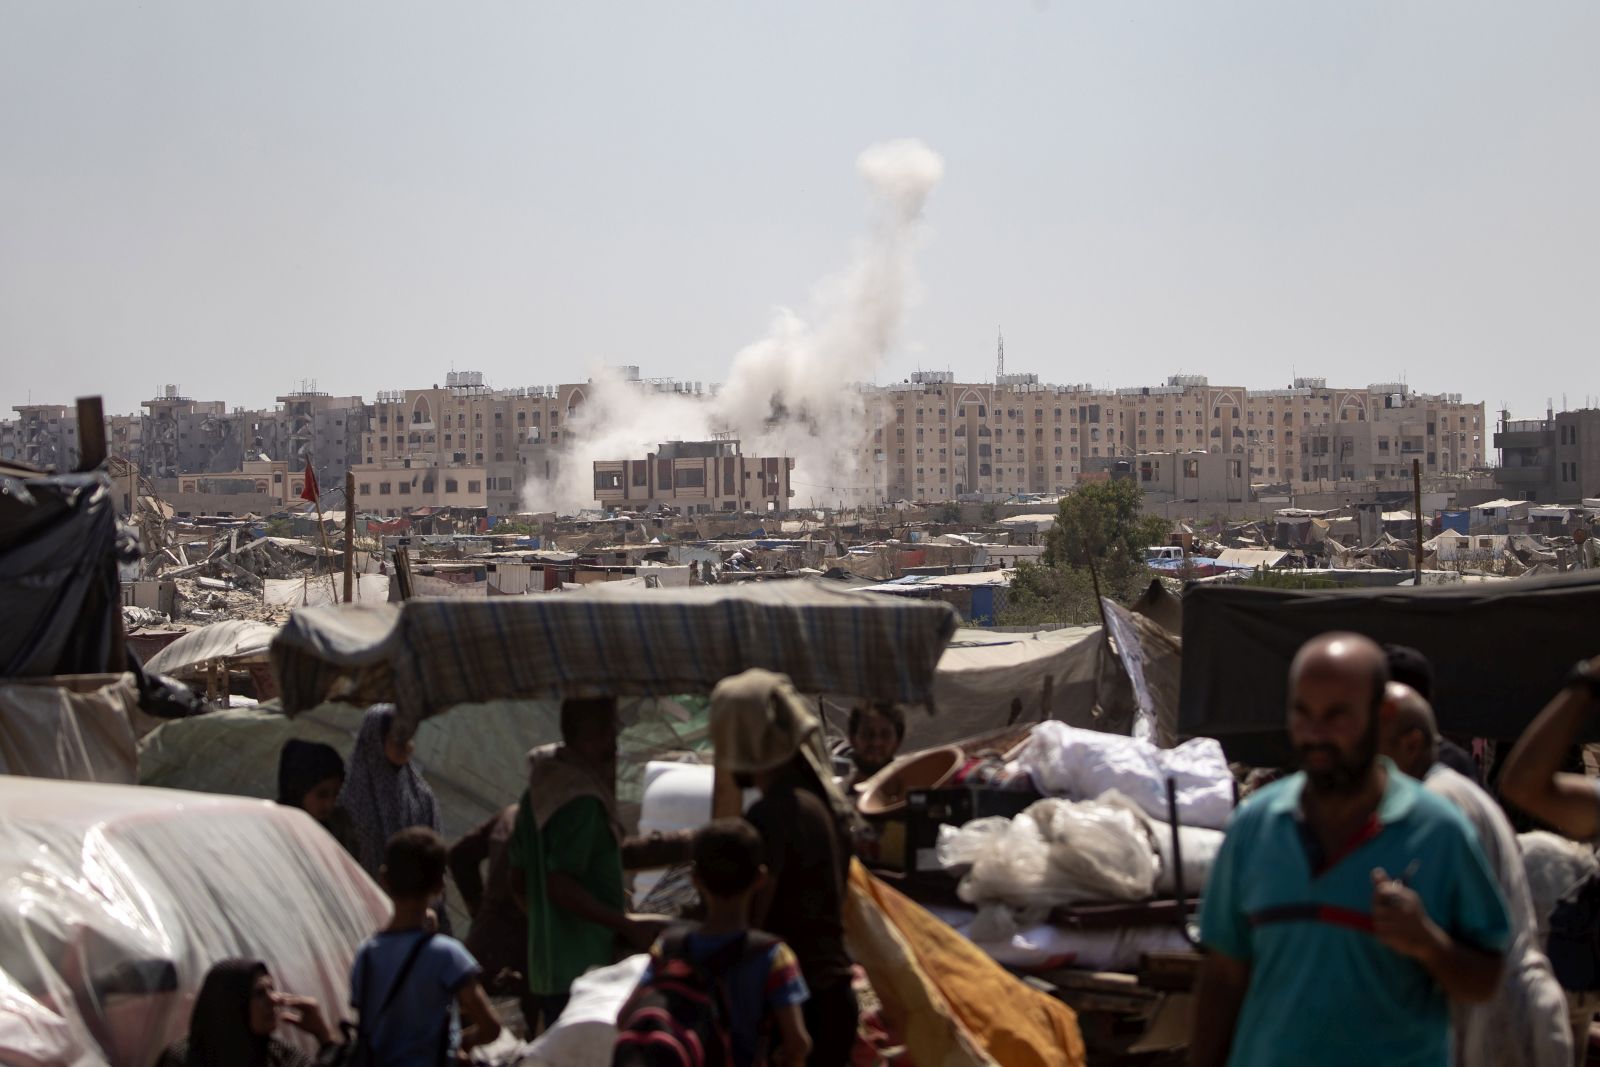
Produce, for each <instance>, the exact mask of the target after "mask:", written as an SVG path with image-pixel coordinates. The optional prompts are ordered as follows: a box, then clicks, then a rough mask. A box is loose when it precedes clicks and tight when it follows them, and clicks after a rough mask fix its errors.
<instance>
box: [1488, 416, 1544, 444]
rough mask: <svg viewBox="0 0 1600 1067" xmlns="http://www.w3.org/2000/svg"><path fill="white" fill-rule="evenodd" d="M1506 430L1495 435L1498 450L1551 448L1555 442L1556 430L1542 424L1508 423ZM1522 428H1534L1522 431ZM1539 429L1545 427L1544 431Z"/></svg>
mask: <svg viewBox="0 0 1600 1067" xmlns="http://www.w3.org/2000/svg"><path fill="white" fill-rule="evenodd" d="M1506 427H1507V428H1506V429H1504V430H1502V431H1500V432H1499V433H1497V434H1495V435H1494V447H1496V448H1550V447H1551V446H1553V445H1554V444H1555V443H1556V442H1555V430H1553V429H1551V428H1550V427H1549V424H1547V423H1542V422H1538V423H1536V422H1508V423H1506ZM1520 427H1534V428H1533V429H1522V428H1520ZM1538 427H1543V428H1542V429H1540V428H1538Z"/></svg>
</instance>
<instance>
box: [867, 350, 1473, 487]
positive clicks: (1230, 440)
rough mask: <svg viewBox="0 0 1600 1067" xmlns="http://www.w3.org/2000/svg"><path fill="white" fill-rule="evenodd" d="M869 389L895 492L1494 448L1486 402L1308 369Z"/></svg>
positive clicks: (1338, 469)
mask: <svg viewBox="0 0 1600 1067" xmlns="http://www.w3.org/2000/svg"><path fill="white" fill-rule="evenodd" d="M863 397H864V401H865V420H864V421H865V431H864V435H863V438H862V440H861V442H860V444H859V445H858V446H857V448H856V450H855V461H856V465H857V467H858V469H861V470H872V469H873V468H874V467H876V468H877V469H879V470H881V471H882V472H883V474H882V477H881V478H880V479H879V481H880V482H881V484H882V485H883V487H884V489H883V491H884V492H885V493H886V494H887V496H888V497H889V498H890V499H902V498H903V499H908V500H919V501H938V500H953V499H957V498H962V497H971V496H1003V495H1011V494H1042V495H1043V494H1055V493H1061V492H1065V491H1067V490H1069V489H1070V488H1072V486H1074V485H1075V484H1077V482H1078V480H1079V476H1080V475H1081V474H1082V473H1083V472H1084V471H1085V470H1086V469H1087V466H1088V461H1089V460H1092V459H1099V458H1106V457H1118V456H1120V457H1128V458H1132V457H1135V456H1137V455H1140V454H1141V453H1145V452H1150V453H1155V452H1162V451H1205V452H1208V453H1216V454H1226V455H1230V456H1236V457H1239V458H1240V460H1241V461H1242V462H1243V464H1244V468H1245V470H1246V471H1247V472H1248V478H1249V480H1250V481H1252V482H1257V483H1266V484H1283V483H1287V484H1288V485H1289V486H1290V487H1291V488H1293V489H1296V490H1298V491H1302V492H1313V491H1317V490H1319V489H1324V488H1332V487H1334V486H1335V485H1337V484H1338V483H1347V482H1379V483H1382V482H1385V481H1396V482H1398V481H1399V480H1402V479H1409V478H1410V476H1411V461H1412V459H1417V460H1419V461H1420V462H1421V463H1422V467H1423V472H1424V473H1425V474H1429V475H1437V474H1451V473H1457V472H1466V471H1468V470H1471V469H1472V468H1474V467H1478V466H1481V465H1482V464H1483V462H1484V445H1485V438H1484V421H1483V420H1484V409H1483V405H1482V404H1470V403H1464V402H1463V401H1462V399H1461V397H1460V395H1459V394H1438V395H1425V394H1418V393H1413V392H1411V391H1410V390H1409V389H1408V388H1407V387H1406V386H1405V385H1401V384H1385V383H1380V384H1375V385H1369V386H1366V387H1364V388H1359V389H1335V388H1329V387H1328V385H1327V382H1326V381H1325V380H1324V379H1320V378H1301V379H1296V380H1295V383H1294V385H1293V386H1292V387H1291V388H1288V389H1282V390H1248V389H1244V388H1242V387H1239V386H1214V385H1211V384H1210V382H1209V381H1208V380H1207V379H1206V378H1203V377H1198V376H1174V377H1172V378H1169V379H1168V380H1167V383H1166V384H1165V385H1160V386H1145V387H1139V388H1133V389H1118V390H1112V391H1108V390H1097V389H1093V388H1090V387H1088V386H1084V385H1048V384H1043V383H1040V382H1039V380H1038V376H1037V375H1032V374H1022V375H1004V376H1001V377H1000V378H999V379H998V380H997V381H995V382H993V383H988V382H984V383H957V382H955V381H954V380H953V377H952V376H951V375H949V374H948V373H943V372H935V373H922V374H916V375H912V377H911V378H910V379H909V380H908V381H906V382H903V383H896V384H894V385H890V386H887V387H881V388H872V389H868V390H865V391H864V393H863ZM864 481H869V482H870V480H868V479H864Z"/></svg>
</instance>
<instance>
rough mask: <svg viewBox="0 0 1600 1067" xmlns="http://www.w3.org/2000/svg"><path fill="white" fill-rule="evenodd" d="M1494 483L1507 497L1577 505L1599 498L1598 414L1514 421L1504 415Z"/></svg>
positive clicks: (1588, 412) (1597, 411)
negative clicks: (1498, 464) (1498, 462)
mask: <svg viewBox="0 0 1600 1067" xmlns="http://www.w3.org/2000/svg"><path fill="white" fill-rule="evenodd" d="M1494 446H1495V448H1497V449H1499V450H1500V466H1499V467H1498V468H1497V469H1496V470H1495V481H1496V483H1497V484H1498V485H1499V486H1500V487H1501V488H1502V489H1503V490H1504V491H1505V495H1506V496H1507V497H1510V498H1513V499H1516V500H1532V501H1535V502H1537V503H1540V504H1578V503H1581V502H1582V501H1583V500H1585V499H1594V498H1596V497H1600V408H1581V409H1579V410H1577V411H1563V412H1561V413H1559V414H1555V413H1551V414H1549V415H1548V416H1547V417H1545V418H1543V419H1512V418H1510V417H1509V415H1506V414H1505V413H1503V412H1502V418H1501V421H1500V424H1499V426H1498V428H1497V429H1496V432H1495V435H1494Z"/></svg>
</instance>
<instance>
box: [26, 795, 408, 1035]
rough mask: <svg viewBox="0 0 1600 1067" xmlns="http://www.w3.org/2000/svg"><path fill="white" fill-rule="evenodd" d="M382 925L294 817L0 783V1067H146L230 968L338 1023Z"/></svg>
mask: <svg viewBox="0 0 1600 1067" xmlns="http://www.w3.org/2000/svg"><path fill="white" fill-rule="evenodd" d="M388 915H389V904H388V901H387V900H386V898H385V897H384V895H383V893H382V891H381V890H379V888H378V887H377V886H376V885H375V884H373V882H372V880H371V879H369V878H368V877H367V876H366V874H365V873H364V872H363V871H362V870H361V868H360V867H358V866H356V864H355V861H354V860H352V859H350V857H349V856H348V855H346V854H345V852H344V850H343V849H342V848H341V847H340V846H339V844H338V843H337V842H336V841H335V840H334V839H333V838H332V837H331V836H329V835H328V834H327V833H326V832H325V831H324V830H323V829H322V828H321V827H319V826H317V824H316V823H315V822H313V821H312V819H311V817H310V816H309V815H306V814H305V813H304V812H302V811H298V810H295V809H292V808H284V807H279V806H278V805H276V804H271V803H268V802H264V801H259V800H254V801H252V800H240V799H237V798H233V797H219V796H206V795H202V794H196V793H180V792H174V791H170V790H165V789H150V788H142V787H133V786H115V785H92V784H86V783H82V782H49V781H42V780H39V779H31V778H0V1063H6V1064H22V1065H34V1064H75V1065H95V1064H111V1065H114V1067H124V1065H126V1067H149V1065H150V1064H152V1063H154V1062H155V1061H156V1058H157V1057H158V1056H159V1055H160V1053H161V1049H162V1048H163V1047H164V1046H165V1045H166V1044H167V1043H168V1042H170V1041H171V1040H173V1039H174V1038H175V1037H177V1036H179V1035H180V1034H182V1033H183V1032H184V1031H185V1030H186V1029H187V1027H188V1022H189V1014H190V1010H191V1007H192V1005H193V1002H194V998H195V995H196V993H197V992H198V991H199V988H200V984H201V982H202V981H203V980H204V978H205V974H206V971H207V970H208V969H209V968H210V967H211V966H212V965H213V964H214V963H216V962H218V961H219V960H223V959H227V958H229V957H245V958H249V959H260V960H263V961H264V962H265V963H266V965H267V967H268V969H269V970H270V971H271V972H272V975H273V977H274V978H275V979H276V980H277V984H278V987H279V988H280V989H287V990H292V991H294V992H296V993H301V994H304V995H307V996H312V997H315V998H317V1000H318V1001H320V1002H321V1004H322V1006H323V1010H324V1011H325V1012H327V1013H328V1014H329V1016H330V1018H337V1017H338V1016H339V1015H340V1014H342V1013H343V1006H344V1005H345V1003H346V1002H347V1001H348V1000H349V982H348V974H349V969H350V962H351V960H352V959H353V958H354V956H355V950H356V947H357V946H358V945H359V944H360V943H361V942H362V941H363V940H364V939H365V938H367V937H368V936H370V935H371V934H372V932H373V931H375V930H377V929H378V928H379V927H381V926H382V925H383V924H384V923H385V922H387V920H388ZM308 1051H309V1048H308Z"/></svg>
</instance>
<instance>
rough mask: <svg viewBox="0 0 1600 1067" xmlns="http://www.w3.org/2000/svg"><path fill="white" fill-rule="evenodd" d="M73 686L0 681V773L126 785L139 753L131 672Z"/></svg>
mask: <svg viewBox="0 0 1600 1067" xmlns="http://www.w3.org/2000/svg"><path fill="white" fill-rule="evenodd" d="M102 677H103V678H104V679H105V684H104V685H99V686H96V687H95V688H93V689H90V690H88V691H86V692H78V691H75V690H73V689H71V688H68V687H66V686H62V685H42V684H41V685H25V684H21V683H12V684H3V685H0V774H19V775H28V776H31V777H34V778H65V779H68V780H71V781H79V782H112V783H120V784H123V785H132V784H133V783H134V782H135V781H137V780H138V767H139V756H138V750H137V744H136V742H135V739H134V729H135V727H134V720H135V719H141V720H142V719H143V718H144V717H143V716H142V714H141V713H140V712H139V687H138V685H136V684H135V682H134V678H133V675H131V674H123V675H104V676H102Z"/></svg>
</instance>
